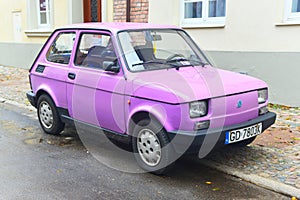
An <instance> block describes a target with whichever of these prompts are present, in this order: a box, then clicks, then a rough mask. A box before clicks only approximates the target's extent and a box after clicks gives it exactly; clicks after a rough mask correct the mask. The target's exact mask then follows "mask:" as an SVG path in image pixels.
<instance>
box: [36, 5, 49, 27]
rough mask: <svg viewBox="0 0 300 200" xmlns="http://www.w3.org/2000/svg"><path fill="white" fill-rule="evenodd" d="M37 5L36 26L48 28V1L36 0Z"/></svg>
mask: <svg viewBox="0 0 300 200" xmlns="http://www.w3.org/2000/svg"><path fill="white" fill-rule="evenodd" d="M37 3H38V6H37V8H38V11H37V15H38V16H37V17H38V26H39V27H49V26H50V4H49V0H37Z"/></svg>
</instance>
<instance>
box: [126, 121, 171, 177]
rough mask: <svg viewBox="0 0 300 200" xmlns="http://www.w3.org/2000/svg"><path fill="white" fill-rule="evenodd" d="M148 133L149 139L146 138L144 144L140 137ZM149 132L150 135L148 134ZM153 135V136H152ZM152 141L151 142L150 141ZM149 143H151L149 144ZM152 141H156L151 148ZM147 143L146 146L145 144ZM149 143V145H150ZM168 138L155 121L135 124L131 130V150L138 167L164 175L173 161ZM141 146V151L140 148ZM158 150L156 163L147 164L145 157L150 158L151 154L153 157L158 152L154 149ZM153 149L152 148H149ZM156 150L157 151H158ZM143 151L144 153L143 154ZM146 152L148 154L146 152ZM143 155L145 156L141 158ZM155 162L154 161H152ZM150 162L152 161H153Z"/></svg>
mask: <svg viewBox="0 0 300 200" xmlns="http://www.w3.org/2000/svg"><path fill="white" fill-rule="evenodd" d="M145 131H148V132H149V134H150V135H151V137H148V138H147V139H146V140H147V141H146V142H145V140H144V141H142V139H141V135H142V134H143V133H144V132H145ZM150 132H151V133H150ZM153 134H155V135H153ZM151 140H152V141H151ZM149 141H151V142H149ZM153 141H156V142H155V143H156V146H157V147H153V145H152V144H153ZM146 143H147V144H146ZM150 143H151V144H150ZM168 144H169V138H168V137H167V134H166V131H165V130H164V129H163V128H162V126H161V125H160V124H159V123H158V122H156V121H155V120H150V119H143V120H141V121H139V122H138V123H137V125H136V126H135V127H134V130H133V137H132V149H133V152H134V156H135V159H136V161H137V163H138V165H139V166H140V167H141V168H142V169H144V170H145V171H147V172H151V173H153V174H156V175H161V174H164V173H166V172H167V171H168V170H170V169H171V168H172V163H173V161H174V159H173V158H174V151H173V148H172V146H171V144H169V145H168ZM141 145H142V148H144V149H142V148H141ZM151 145H152V146H151ZM158 146H159V148H160V154H159V153H156V156H157V157H160V159H159V161H158V162H157V163H152V164H151V165H150V164H149V163H150V161H149V160H148V161H147V158H145V157H147V155H148V156H149V157H150V156H151V154H152V155H153V156H155V155H154V154H155V151H156V152H158V151H159V150H157V149H156V150H155V148H158ZM151 147H153V148H154V150H153V148H151ZM159 148H158V149H159ZM143 151H144V152H143ZM147 151H148V152H147ZM143 155H145V156H143ZM153 160H155V159H153ZM153 160H152V161H153ZM147 162H148V163H147Z"/></svg>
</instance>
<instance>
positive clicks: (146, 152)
mask: <svg viewBox="0 0 300 200" xmlns="http://www.w3.org/2000/svg"><path fill="white" fill-rule="evenodd" d="M137 148H138V152H139V155H140V157H141V158H142V160H143V161H144V162H145V163H146V164H147V165H149V166H152V167H153V166H156V165H157V164H158V163H159V162H160V159H161V146H160V142H159V139H158V138H157V136H156V135H155V133H154V132H153V131H152V130H150V129H142V130H141V131H140V132H139V134H138V137H137Z"/></svg>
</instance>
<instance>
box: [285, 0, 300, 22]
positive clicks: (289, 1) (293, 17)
mask: <svg viewBox="0 0 300 200" xmlns="http://www.w3.org/2000/svg"><path fill="white" fill-rule="evenodd" d="M285 19H286V21H300V0H286V17H285Z"/></svg>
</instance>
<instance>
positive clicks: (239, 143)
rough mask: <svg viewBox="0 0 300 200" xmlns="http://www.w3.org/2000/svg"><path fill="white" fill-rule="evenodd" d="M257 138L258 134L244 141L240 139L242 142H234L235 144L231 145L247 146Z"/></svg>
mask: <svg viewBox="0 0 300 200" xmlns="http://www.w3.org/2000/svg"><path fill="white" fill-rule="evenodd" d="M255 138H256V136H255V137H252V138H249V139H246V140H243V141H240V142H237V143H234V144H231V145H230V146H235V147H245V146H247V145H248V144H251V143H252V142H253V141H254V140H255Z"/></svg>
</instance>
